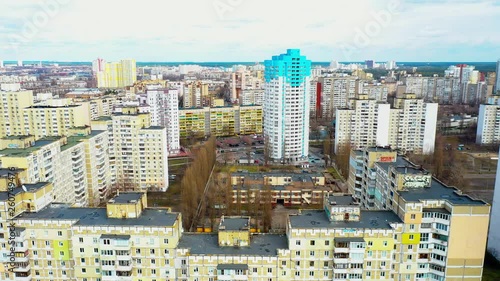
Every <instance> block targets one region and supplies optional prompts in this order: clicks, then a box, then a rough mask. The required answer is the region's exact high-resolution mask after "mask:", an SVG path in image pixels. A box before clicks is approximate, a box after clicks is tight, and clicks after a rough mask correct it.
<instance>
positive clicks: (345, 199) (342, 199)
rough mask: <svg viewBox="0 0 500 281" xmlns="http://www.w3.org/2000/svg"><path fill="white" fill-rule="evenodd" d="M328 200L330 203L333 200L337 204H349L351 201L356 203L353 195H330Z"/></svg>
mask: <svg viewBox="0 0 500 281" xmlns="http://www.w3.org/2000/svg"><path fill="white" fill-rule="evenodd" d="M328 202H329V203H330V204H332V202H335V203H336V204H335V205H337V206H349V205H351V203H354V198H352V195H342V196H339V195H330V196H329V197H328ZM335 205H333V206H335Z"/></svg>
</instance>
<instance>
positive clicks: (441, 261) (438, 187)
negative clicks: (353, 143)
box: [360, 148, 490, 280]
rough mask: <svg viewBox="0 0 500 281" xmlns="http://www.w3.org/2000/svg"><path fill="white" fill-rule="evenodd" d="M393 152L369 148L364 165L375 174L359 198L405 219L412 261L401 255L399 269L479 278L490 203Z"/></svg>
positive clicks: (437, 276)
mask: <svg viewBox="0 0 500 281" xmlns="http://www.w3.org/2000/svg"><path fill="white" fill-rule="evenodd" d="M393 156H395V154H394V152H391V151H389V150H382V151H378V149H377V148H371V149H370V150H365V151H364V157H363V158H364V159H363V168H364V170H365V171H366V174H368V175H369V176H370V177H365V178H363V184H362V189H361V190H362V196H361V198H360V199H361V204H362V207H365V208H369V209H376V210H381V209H383V210H392V211H393V212H394V213H398V214H399V217H400V218H401V219H402V220H403V221H404V222H405V226H404V232H403V235H402V244H403V245H401V247H402V248H406V249H404V250H405V251H406V252H407V255H406V256H407V258H408V260H406V261H405V260H400V261H399V262H400V263H399V266H398V265H396V269H398V267H399V271H400V272H405V275H407V274H410V277H413V278H417V280H418V278H419V276H426V277H427V278H434V279H436V280H455V279H460V278H462V279H464V280H480V279H481V276H482V265H483V262H484V252H485V250H486V237H487V231H488V223H489V214H490V206H489V205H488V204H487V203H485V202H483V201H481V200H476V199H474V198H471V197H469V196H468V195H464V194H462V192H461V191H460V190H458V189H456V188H453V187H449V186H446V185H445V184H443V183H442V182H440V181H439V180H437V179H436V178H433V177H432V175H431V174H430V173H429V172H427V171H425V170H423V169H421V168H420V167H418V166H415V165H413V164H412V163H410V162H408V161H407V160H406V159H404V158H402V157H401V156H396V157H393ZM370 164H371V165H372V167H371V168H370V166H369V165H370ZM366 174H365V175H366ZM365 183H366V184H365ZM371 194H372V196H370V195H371ZM405 232H406V234H405ZM411 236H413V238H414V240H413V242H412V241H411V239H410V238H411ZM417 238H418V239H417ZM405 242H406V243H405ZM405 244H406V246H405ZM409 245H413V246H412V247H410V248H408V246H409ZM409 257H411V258H409ZM396 261H398V256H396ZM415 263H416V265H415ZM421 263H425V264H427V265H425V264H421ZM426 267H428V269H427V270H421V269H425V268H426ZM410 269H411V270H410ZM414 269H416V270H414ZM413 274H415V275H413ZM421 274H424V275H421ZM405 275H402V276H405ZM420 278H422V277H420Z"/></svg>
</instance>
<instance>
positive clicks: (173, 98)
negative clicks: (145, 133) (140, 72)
mask: <svg viewBox="0 0 500 281" xmlns="http://www.w3.org/2000/svg"><path fill="white" fill-rule="evenodd" d="M146 98H147V101H146V102H147V104H148V105H149V107H150V113H151V125H152V126H162V127H166V128H167V139H168V141H167V143H168V149H169V152H170V153H173V154H175V153H178V152H179V150H180V139H179V91H178V90H177V89H166V88H162V87H161V86H160V85H150V86H147V89H146Z"/></svg>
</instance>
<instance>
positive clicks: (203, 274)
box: [0, 185, 489, 281]
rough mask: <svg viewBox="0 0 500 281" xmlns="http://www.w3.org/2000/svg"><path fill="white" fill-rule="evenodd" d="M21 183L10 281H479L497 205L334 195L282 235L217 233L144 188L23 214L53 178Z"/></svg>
mask: <svg viewBox="0 0 500 281" xmlns="http://www.w3.org/2000/svg"><path fill="white" fill-rule="evenodd" d="M14 190H15V194H16V195H15V198H14V199H15V202H16V204H17V206H19V207H18V208H17V209H16V212H15V213H13V214H12V216H11V217H13V222H14V223H15V225H16V228H13V229H12V231H10V229H9V228H7V227H6V225H7V223H6V222H7V220H6V218H10V217H9V213H8V212H7V208H6V202H7V201H8V200H7V197H6V192H5V191H4V192H0V211H2V216H1V217H0V220H2V222H5V223H4V224H3V225H4V227H2V229H1V233H2V234H3V235H4V237H10V236H9V235H15V241H16V244H15V247H11V249H9V248H7V247H5V244H3V245H2V249H1V251H2V252H3V253H5V255H4V256H8V254H10V253H11V251H12V250H13V253H14V258H13V260H12V262H11V263H9V262H7V261H8V260H7V259H6V258H4V256H0V258H2V262H3V263H2V265H3V266H2V267H0V274H1V276H2V280H29V279H40V280H50V279H53V280H84V281H97V280H117V279H118V280H130V281H138V280H183V281H184V280H185V281H187V280H199V281H215V280H227V281H229V280H257V281H280V280H301V281H302V280H339V281H340V280H355V281H361V280H394V281H402V280H412V281H423V280H440V281H444V280H469V281H477V280H481V274H482V264H483V259H484V258H483V257H484V250H485V245H486V235H485V231H486V229H487V223H488V214H489V206H488V205H487V204H485V203H484V202H483V203H481V202H480V201H473V200H472V201H471V199H467V198H465V199H464V201H465V202H462V204H457V203H456V202H454V203H451V202H450V201H451V200H453V198H452V197H450V199H447V200H441V201H439V200H437V201H433V202H432V203H431V202H430V201H427V202H416V201H413V200H404V199H403V198H401V200H400V203H399V205H400V206H399V207H401V208H402V209H400V210H398V212H394V211H392V210H376V211H374V210H363V209H361V208H360V204H359V202H358V201H356V200H355V199H353V198H352V197H351V196H348V195H340V194H336V195H332V196H326V197H325V198H324V201H323V202H324V203H323V206H324V207H323V209H322V210H309V211H303V212H298V213H297V214H292V215H289V216H288V219H287V221H286V231H285V234H257V233H255V228H254V224H253V223H252V218H250V217H242V216H238V217H224V216H223V217H222V218H220V220H218V221H219V222H218V223H217V224H216V225H217V227H216V232H213V233H184V232H183V231H182V218H181V215H180V214H179V213H172V212H170V211H169V210H167V209H162V208H150V207H148V206H147V198H146V194H142V193H120V194H119V195H117V196H116V197H115V198H113V199H112V200H110V201H109V202H108V203H107V205H106V207H103V208H71V207H69V206H68V205H65V204H53V203H51V202H50V200H38V201H36V204H32V205H30V208H31V209H30V210H31V211H30V212H26V204H28V202H30V201H29V200H30V199H32V198H33V197H34V196H38V197H39V198H40V199H43V198H45V199H48V198H50V185H41V186H39V187H31V186H29V188H28V187H27V188H26V191H22V190H20V188H19V187H17V188H15V189H14ZM456 198H460V197H456ZM470 202H476V204H470ZM472 226H473V227H472ZM466 228H469V229H468V231H465V229H466ZM14 268H15V270H12V269H14ZM9 270H11V271H9Z"/></svg>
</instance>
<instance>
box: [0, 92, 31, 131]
mask: <svg viewBox="0 0 500 281" xmlns="http://www.w3.org/2000/svg"><path fill="white" fill-rule="evenodd" d="M0 99H1V102H0V112H1V113H0V137H5V136H11V135H23V134H26V132H25V118H24V108H26V107H30V106H32V105H33V103H34V101H33V91H27V90H22V89H21V86H20V84H2V85H1V88H0Z"/></svg>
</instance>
